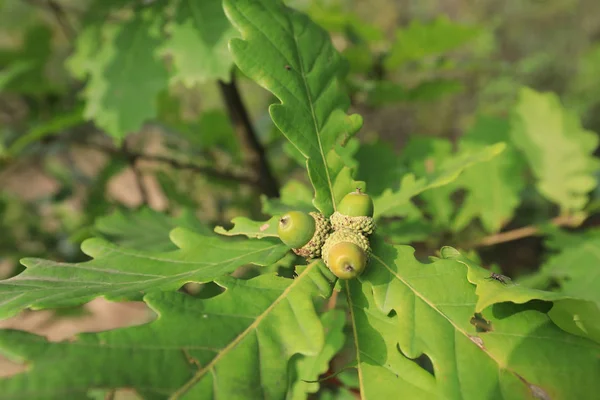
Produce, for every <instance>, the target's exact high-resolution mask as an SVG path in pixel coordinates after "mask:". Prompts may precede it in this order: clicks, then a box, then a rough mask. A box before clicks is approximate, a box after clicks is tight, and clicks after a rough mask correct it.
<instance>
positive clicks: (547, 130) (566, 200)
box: [510, 88, 600, 213]
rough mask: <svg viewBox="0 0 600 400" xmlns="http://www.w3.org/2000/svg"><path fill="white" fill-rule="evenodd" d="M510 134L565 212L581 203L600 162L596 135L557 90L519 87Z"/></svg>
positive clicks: (593, 183) (544, 191)
mask: <svg viewBox="0 0 600 400" xmlns="http://www.w3.org/2000/svg"><path fill="white" fill-rule="evenodd" d="M510 135H511V139H512V142H513V143H514V144H515V146H516V147H517V148H518V149H519V150H520V151H522V152H523V154H524V155H525V158H526V159H527V162H528V163H529V166H530V167H531V169H532V170H533V173H534V175H535V177H536V179H537V183H536V186H537V189H538V190H539V192H540V193H541V194H542V195H544V196H545V197H546V198H548V199H549V200H551V201H553V202H555V203H557V204H558V205H559V206H560V209H561V212H562V213H570V212H574V211H579V210H581V209H583V207H584V206H585V205H586V203H587V202H588V193H589V192H590V191H592V190H593V189H594V188H595V187H596V185H597V179H596V176H595V173H596V172H597V171H598V169H599V167H600V162H599V161H598V159H597V158H595V157H593V153H594V150H595V149H596V148H597V147H598V135H596V134H595V133H593V132H590V131H587V130H585V129H584V128H583V127H582V126H581V123H580V122H579V119H578V118H577V116H576V115H575V114H574V113H571V112H569V111H568V110H566V109H563V107H562V106H561V104H560V101H559V99H558V97H557V96H556V95H555V94H552V93H538V92H536V91H534V90H532V89H529V88H522V89H521V92H520V94H519V100H518V103H517V105H516V106H515V108H514V110H513V113H512V117H511V131H510Z"/></svg>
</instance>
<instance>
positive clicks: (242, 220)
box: [215, 217, 279, 239]
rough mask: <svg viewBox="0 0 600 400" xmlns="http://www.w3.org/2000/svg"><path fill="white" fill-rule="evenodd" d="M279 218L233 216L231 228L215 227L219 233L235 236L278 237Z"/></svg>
mask: <svg viewBox="0 0 600 400" xmlns="http://www.w3.org/2000/svg"><path fill="white" fill-rule="evenodd" d="M278 221H279V218H278V217H271V218H270V219H269V220H268V221H263V222H261V221H252V220H250V219H248V218H246V217H235V218H234V219H232V220H231V222H233V228H231V229H230V230H226V229H225V228H223V227H222V226H217V227H215V232H216V233H218V234H219V235H225V236H236V235H244V236H247V237H249V238H254V239H261V238H263V237H277V238H278V237H279V234H278V233H277V224H278Z"/></svg>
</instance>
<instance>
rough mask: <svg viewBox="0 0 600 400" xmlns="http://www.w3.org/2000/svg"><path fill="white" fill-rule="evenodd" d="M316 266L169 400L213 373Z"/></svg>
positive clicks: (170, 399) (292, 284) (299, 277)
mask: <svg viewBox="0 0 600 400" xmlns="http://www.w3.org/2000/svg"><path fill="white" fill-rule="evenodd" d="M315 265H316V263H311V264H309V265H308V266H307V267H306V268H305V269H304V271H302V272H301V273H300V275H298V277H297V278H296V279H294V280H293V281H292V283H291V284H290V285H289V286H288V287H286V288H285V290H284V291H283V292H281V295H279V297H278V298H277V299H276V300H275V301H274V302H273V303H272V304H271V305H270V306H269V307H267V308H266V309H265V311H263V312H262V313H261V314H260V315H258V316H257V317H256V319H255V320H254V322H252V323H251V324H250V325H249V326H248V327H247V328H246V329H244V330H243V331H242V332H241V333H240V334H239V335H238V336H237V337H236V338H235V339H234V340H232V341H231V343H229V344H228V345H227V346H225V347H224V348H223V349H222V350H221V351H219V353H218V354H217V355H216V356H215V357H214V358H213V359H212V360H211V361H210V362H209V363H208V364H206V365H205V366H204V367H202V368H201V369H199V370H198V371H197V372H196V373H195V374H194V376H193V377H192V378H191V379H190V380H189V381H188V382H187V383H185V384H184V385H183V386H182V387H181V388H179V389H178V390H177V391H175V392H174V393H173V394H172V395H171V396H170V397H169V400H177V399H180V398H181V396H183V395H184V394H185V393H187V392H188V391H189V390H190V389H191V388H192V387H193V386H194V385H195V384H197V383H198V382H200V380H201V379H202V378H203V377H204V375H205V374H206V373H207V372H208V371H211V370H212V369H213V367H214V366H215V365H216V364H217V363H218V362H219V361H220V360H221V358H223V357H225V356H226V355H227V354H229V351H230V350H232V349H233V348H235V347H236V346H237V345H238V344H239V343H240V342H241V341H242V340H244V339H245V338H246V337H247V336H248V335H249V334H250V333H251V332H253V331H254V330H256V329H257V327H258V325H260V323H261V322H262V321H263V320H264V319H265V318H267V317H268V316H269V314H270V313H271V311H273V309H274V308H275V307H277V306H278V305H279V304H280V303H281V302H282V301H283V300H284V299H286V298H287V295H288V294H289V292H290V291H291V290H292V289H293V288H295V287H296V286H297V285H298V284H299V282H301V281H302V280H303V278H305V277H306V276H308V273H309V272H310V271H311V270H312V269H313V268H314V267H315Z"/></svg>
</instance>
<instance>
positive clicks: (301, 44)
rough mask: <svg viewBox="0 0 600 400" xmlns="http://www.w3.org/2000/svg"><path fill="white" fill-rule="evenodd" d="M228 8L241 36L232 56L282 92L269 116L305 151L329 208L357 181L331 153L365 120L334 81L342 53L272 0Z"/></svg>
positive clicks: (319, 202)
mask: <svg viewBox="0 0 600 400" xmlns="http://www.w3.org/2000/svg"><path fill="white" fill-rule="evenodd" d="M225 12H226V14H227V16H228V17H229V19H230V20H231V21H232V23H233V24H234V26H235V27H236V28H237V29H238V30H240V32H241V33H242V37H243V39H233V40H232V41H231V42H230V49H231V52H232V53H233V56H234V60H235V63H236V64H237V66H238V67H239V68H240V69H241V70H242V71H243V72H244V73H245V74H246V75H247V76H249V77H250V78H252V79H253V80H254V81H255V82H257V83H258V84H259V85H261V86H263V87H264V88H266V89H267V90H269V91H270V92H272V93H273V94H274V95H275V96H276V97H277V98H278V99H279V100H280V103H279V104H272V105H271V106H270V107H269V112H270V114H271V118H272V119H273V122H274V123H275V125H276V126H277V127H278V128H279V130H280V131H281V132H282V133H283V134H284V135H285V136H286V137H287V139H288V140H289V141H290V142H291V143H292V144H293V145H294V146H295V147H296V148H297V149H298V150H299V151H300V152H301V153H302V154H303V155H304V157H305V158H306V161H307V168H308V174H309V177H310V180H311V182H312V184H313V186H314V187H315V192H316V193H315V200H314V204H315V206H316V207H317V209H319V210H320V211H321V212H323V213H324V214H326V215H330V214H332V213H333V211H334V210H335V206H336V203H337V202H338V201H339V199H338V198H337V197H336V196H337V194H338V193H343V192H345V193H347V192H349V191H350V190H352V186H354V183H353V182H350V181H349V177H350V174H349V173H344V171H345V170H346V169H345V167H343V166H342V167H339V166H336V168H332V167H331V166H329V165H328V164H329V162H330V160H329V159H328V157H329V156H330V154H332V153H331V150H333V149H334V147H335V145H336V143H337V142H338V141H339V140H347V139H349V138H350V137H351V136H352V135H354V134H355V133H356V132H357V131H358V129H359V128H360V127H361V125H362V119H361V117H360V116H358V115H351V116H348V115H346V113H345V111H346V110H347V109H348V106H349V104H350V102H349V98H348V95H347V94H346V93H345V92H344V91H343V90H342V88H341V87H340V83H339V82H338V76H339V74H340V72H341V71H343V69H344V68H343V66H344V65H343V60H342V58H341V57H340V55H339V53H338V52H337V51H336V50H335V49H334V47H333V45H332V44H331V40H330V38H329V35H328V33H327V32H326V31H324V30H323V29H322V28H320V27H319V26H318V25H316V24H315V23H313V22H312V21H311V20H310V19H309V18H308V17H306V16H305V15H303V14H301V13H298V12H297V11H294V10H292V9H290V8H288V7H286V6H284V5H283V4H282V3H281V2H279V1H277V0H260V1H251V0H241V1H240V0H237V1H229V0H226V1H225ZM332 161H335V160H332ZM339 175H341V176H339ZM338 176H339V178H340V179H338Z"/></svg>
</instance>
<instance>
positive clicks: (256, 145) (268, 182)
mask: <svg viewBox="0 0 600 400" xmlns="http://www.w3.org/2000/svg"><path fill="white" fill-rule="evenodd" d="M219 88H220V89H221V95H222V96H223V100H224V101H225V105H226V106H227V111H228V113H229V117H230V118H231V121H232V122H233V126H234V129H235V132H236V134H237V136H238V139H239V141H240V144H241V146H242V149H243V152H244V157H245V162H246V164H247V165H248V167H250V168H251V169H252V171H253V173H254V174H255V175H256V177H257V182H258V186H259V188H260V190H261V191H262V192H263V193H264V194H266V195H267V196H269V197H279V183H277V180H276V179H275V175H273V172H272V171H271V167H270V166H269V161H268V160H267V155H266V152H265V149H264V147H263V145H262V144H261V143H260V141H259V140H258V136H257V135H256V132H255V130H254V128H253V127H252V123H251V121H250V117H249V115H248V112H247V110H246V107H245V106H244V103H243V102H242V98H241V96H240V92H239V90H238V88H237V85H236V82H235V77H234V75H233V74H232V75H231V82H230V83H225V82H222V81H219Z"/></svg>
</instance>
